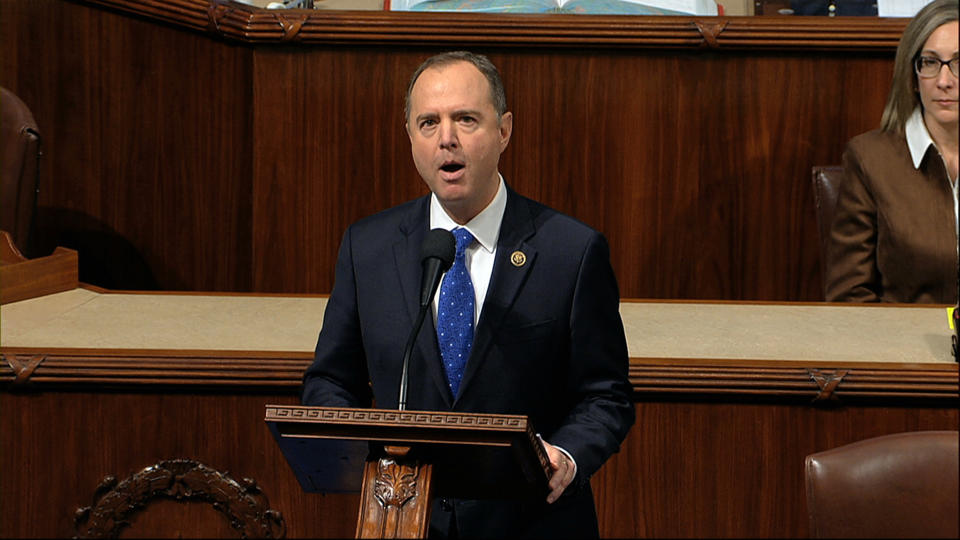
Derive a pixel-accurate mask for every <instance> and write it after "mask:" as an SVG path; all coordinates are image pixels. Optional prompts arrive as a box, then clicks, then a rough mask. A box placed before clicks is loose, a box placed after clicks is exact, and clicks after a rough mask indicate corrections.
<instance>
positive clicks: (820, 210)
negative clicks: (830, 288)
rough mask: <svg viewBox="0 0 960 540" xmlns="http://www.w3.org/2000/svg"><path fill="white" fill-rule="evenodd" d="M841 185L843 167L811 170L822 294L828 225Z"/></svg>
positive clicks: (831, 219)
mask: <svg viewBox="0 0 960 540" xmlns="http://www.w3.org/2000/svg"><path fill="white" fill-rule="evenodd" d="M842 183H843V167H841V166H839V165H819V166H816V167H814V168H813V203H814V205H815V206H816V209H817V233H818V235H819V238H820V275H821V276H823V280H824V282H823V286H824V293H826V286H827V283H826V278H827V246H828V245H829V242H830V223H831V222H832V221H833V211H834V210H835V209H836V208H837V196H838V195H839V193H840V185H841V184H842Z"/></svg>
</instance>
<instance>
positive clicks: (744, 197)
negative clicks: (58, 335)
mask: <svg viewBox="0 0 960 540" xmlns="http://www.w3.org/2000/svg"><path fill="white" fill-rule="evenodd" d="M0 10H2V11H0V14H2V15H3V16H2V17H0V19H2V21H0V25H2V27H0V28H2V30H3V32H2V33H0V35H2V36H3V37H2V39H3V43H4V47H5V50H9V51H12V55H5V56H4V60H3V62H2V63H0V69H2V71H0V84H4V85H7V86H8V87H12V89H13V90H14V91H15V92H16V93H18V95H20V96H21V97H23V98H25V100H26V101H27V103H28V104H29V105H31V107H32V108H34V109H35V116H36V117H37V119H38V122H39V123H40V125H41V129H43V130H44V134H45V141H46V144H45V152H46V157H45V160H44V163H43V166H42V186H41V189H42V192H41V199H40V203H41V212H40V216H39V217H40V221H41V228H42V229H43V231H45V233H46V235H45V236H46V242H47V246H48V248H49V249H52V248H53V247H54V245H55V244H58V243H59V244H63V245H66V246H68V247H70V245H71V244H74V246H73V247H77V246H76V244H79V243H83V242H86V244H87V245H86V247H85V248H83V249H80V250H79V251H80V261H81V262H80V264H81V273H82V274H84V269H85V268H86V269H89V268H90V267H91V265H92V266H99V269H100V270H101V271H102V272H104V273H106V274H107V275H105V276H101V277H102V278H103V279H100V280H93V279H89V275H90V272H89V271H88V272H86V274H87V275H86V276H84V275H81V280H84V279H85V278H86V280H87V281H94V283H96V284H99V285H103V286H107V287H111V288H118V287H119V288H145V287H141V286H140V285H141V284H143V283H145V282H146V283H148V284H153V281H151V278H152V279H153V280H154V281H155V285H156V286H159V287H160V288H163V289H169V290H178V289H192V290H236V291H262V292H315V293H324V292H329V290H330V288H331V287H332V280H333V277H332V273H333V269H332V266H333V261H334V260H335V257H336V250H337V247H338V245H339V241H340V237H341V234H342V232H343V230H344V229H345V227H346V226H347V225H348V224H349V223H350V222H352V221H354V220H356V219H359V218H360V217H363V216H365V215H368V214H370V213H373V212H375V211H377V210H380V209H383V208H386V207H388V206H391V205H393V204H397V203H399V202H402V201H404V200H407V199H410V198H412V197H415V196H417V195H419V194H421V193H424V189H423V186H422V183H421V182H420V180H419V179H418V178H417V176H416V173H415V170H414V168H413V166H412V160H411V158H410V155H409V146H408V142H407V140H406V137H405V135H404V133H403V128H402V119H398V118H397V116H398V115H399V114H400V113H399V111H400V110H402V98H403V94H404V91H405V88H406V83H407V77H408V76H409V73H410V71H412V69H413V68H414V67H415V66H416V65H417V64H418V63H419V62H420V61H421V60H422V59H423V58H425V57H426V56H428V55H429V54H432V53H434V52H439V51H442V50H449V49H452V48H463V47H469V48H472V49H474V50H478V51H480V52H485V53H488V54H489V55H490V56H491V57H492V58H493V60H494V61H495V62H496V63H497V64H498V65H499V66H500V67H501V69H502V71H503V73H504V78H505V80H506V84H507V90H508V99H509V100H510V103H511V108H513V109H514V112H515V113H516V115H517V122H516V127H515V133H514V139H513V141H512V143H511V146H510V148H509V149H508V150H507V152H506V154H505V155H504V158H503V161H502V165H503V171H504V174H505V176H506V177H507V180H508V181H509V182H510V183H511V185H512V186H513V187H515V188H516V189H518V190H519V191H520V192H521V193H524V194H527V195H530V196H532V197H535V198H538V199H540V200H542V201H543V202H545V203H547V204H550V205H552V206H555V207H557V208H558V209H560V210H562V211H565V212H568V213H570V214H572V215H573V216H574V217H577V218H579V219H581V220H583V221H585V222H587V223H589V224H591V225H593V226H595V227H597V228H598V229H600V230H601V231H603V232H604V233H606V234H607V236H608V238H609V239H610V242H611V250H612V253H611V255H612V259H613V264H614V269H615V271H616V272H617V275H618V277H619V280H620V286H621V295H622V296H623V297H639V298H690V299H733V300H736V299H744V300H819V299H820V298H821V296H820V294H821V292H820V291H821V288H820V276H819V269H818V267H817V265H818V257H819V252H818V249H817V243H816V242H817V239H816V229H815V218H814V211H813V202H812V196H811V194H810V191H809V170H810V167H812V166H813V165H817V164H824V163H825V162H837V161H839V156H840V152H841V151H842V148H843V145H844V143H845V142H846V140H847V139H849V137H851V136H853V135H855V134H857V133H860V132H862V131H866V130H868V129H871V128H872V127H874V126H876V124H877V123H878V121H879V117H880V112H881V110H882V105H883V100H884V98H885V95H886V91H887V88H888V86H889V82H888V81H889V76H890V72H891V69H892V57H893V47H894V46H895V44H896V41H897V38H898V37H899V32H900V31H901V30H902V26H903V22H902V21H897V20H888V19H878V20H869V21H867V20H839V21H837V20H830V21H828V20H824V19H822V18H804V17H795V18H790V17H731V18H706V19H703V18H683V17H589V16H587V17H576V16H574V17H563V16H559V17H477V16H468V15H465V14H435V15H437V16H430V17H427V16H423V15H418V14H395V13H377V12H363V13H361V12H322V11H317V12H290V13H278V12H271V11H261V10H255V9H253V8H249V7H246V6H243V5H241V4H236V3H231V2H224V1H220V0H216V1H212V0H177V2H172V3H170V2H157V1H155V0H74V1H64V0H60V1H57V0H37V1H25V0H16V1H12V2H4V3H2V5H0ZM204 17H206V19H204ZM284 17H286V18H284ZM291 17H292V18H291ZM851 19H858V18H851ZM51 28H53V29H56V31H55V32H49V31H48V30H49V29H51ZM20 43H31V46H30V47H24V46H22V45H21V44H20ZM481 43H483V44H481ZM490 43H492V44H493V45H489V44H490ZM36 66H45V67H44V69H42V70H38V69H36ZM357 186H362V189H358V188H357ZM43 231H42V232H43ZM64 240H66V241H64ZM91 244H92V245H91ZM104 246H107V247H108V248H110V249H112V251H107V250H105V249H103V248H104ZM105 251H106V252H105ZM98 261H99V265H98V264H97V263H98ZM103 261H110V263H106V262H103ZM138 263H143V265H138ZM144 265H145V266H144ZM144 274H146V277H144V278H143V279H140V280H138V279H136V278H137V277H138V276H141V275H144ZM110 279H114V280H115V281H116V282H113V283H111V282H107V281H104V280H110Z"/></svg>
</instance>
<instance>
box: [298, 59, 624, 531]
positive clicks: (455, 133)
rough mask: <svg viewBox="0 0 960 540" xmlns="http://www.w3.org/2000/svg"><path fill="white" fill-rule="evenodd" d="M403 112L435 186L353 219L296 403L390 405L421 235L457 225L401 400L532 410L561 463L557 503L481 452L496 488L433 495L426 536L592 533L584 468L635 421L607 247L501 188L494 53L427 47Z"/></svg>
mask: <svg viewBox="0 0 960 540" xmlns="http://www.w3.org/2000/svg"><path fill="white" fill-rule="evenodd" d="M406 113H407V116H406V119H407V124H406V127H407V133H408V134H409V137H410V142H411V147H412V151H413V160H414V163H415V164H416V167H417V170H418V171H419V173H420V175H421V177H422V178H423V180H424V181H425V182H426V184H427V185H428V186H429V188H430V191H431V195H429V196H425V197H422V198H420V199H417V200H414V201H411V202H408V203H405V204H402V205H400V206H397V207H395V208H391V209H389V210H386V211H383V212H380V213H378V214H376V215H373V216H370V217H368V218H365V219H363V220H360V221H359V222H357V223H354V224H353V225H351V226H350V227H349V228H348V229H347V231H346V233H345V234H344V237H343V242H342V244H341V247H340V253H339V257H338V260H337V268H336V279H335V283H334V287H333V292H332V294H331V295H330V300H329V302H328V304H327V308H326V312H325V314H324V320H323V328H322V330H321V332H320V337H319V339H318V341H317V349H316V356H315V360H314V362H313V364H312V365H311V366H310V367H309V369H308V370H307V371H306V373H305V374H304V390H303V402H304V404H307V405H325V406H347V407H366V406H370V405H371V404H375V405H376V406H377V407H379V408H396V407H397V403H398V389H399V385H400V378H401V363H402V362H401V351H402V348H403V344H404V343H405V342H406V340H407V337H408V335H409V333H410V331H411V328H412V327H413V324H414V321H415V318H416V315H417V313H418V311H419V296H420V275H421V260H420V257H421V244H422V242H423V240H424V238H425V237H426V235H427V232H428V231H429V230H430V229H434V228H444V229H447V230H452V231H453V233H454V235H455V236H456V237H457V244H458V245H457V254H456V258H455V260H454V262H453V267H452V268H451V269H450V270H449V271H448V272H447V273H446V275H445V276H444V278H443V282H442V283H441V285H440V290H439V291H438V292H437V295H436V297H435V298H434V303H433V308H434V309H433V316H432V317H427V319H426V322H425V324H424V327H423V330H422V331H421V332H420V334H419V337H418V340H417V342H416V345H415V348H414V351H413V354H412V356H411V359H410V364H409V390H408V396H409V397H408V403H407V409H409V410H442V411H459V412H484V413H502V414H524V415H528V416H529V417H530V420H531V422H532V424H533V426H534V428H535V429H537V430H538V432H539V434H540V435H541V436H542V439H543V441H544V447H545V448H546V450H547V454H548V457H549V458H550V462H551V465H552V467H553V469H554V472H553V475H552V477H551V480H550V485H549V488H550V490H551V491H550V493H549V495H548V496H547V497H546V500H543V499H542V498H536V499H531V498H530V497H524V496H520V495H518V494H514V493H505V491H506V490H505V489H503V488H501V489H499V493H497V489H496V488H497V486H498V485H500V484H499V483H500V482H501V481H506V478H508V477H509V476H510V474H513V472H514V471H512V470H510V463H511V461H510V459H509V458H510V456H509V455H504V456H502V457H503V459H495V460H490V461H488V462H485V463H482V464H481V463H478V464H476V466H475V469H474V473H475V474H474V477H475V478H474V480H475V481H476V482H477V483H480V484H483V483H486V484H488V485H490V486H492V487H493V488H494V489H493V490H491V491H492V492H493V493H495V495H494V496H492V497H485V498H482V499H473V500H464V499H459V498H456V497H442V498H440V499H438V500H437V501H435V504H434V506H433V512H432V518H431V529H430V534H431V536H437V537H494V536H508V535H509V536H510V537H514V536H517V535H520V536H532V537H557V536H565V537H585V536H586V537H589V536H594V537H595V536H597V535H598V527H597V517H596V510H595V508H594V502H593V495H592V493H591V490H590V483H589V478H590V475H591V474H593V473H594V472H596V471H597V470H598V469H599V468H600V466H601V465H602V464H603V463H604V461H606V459H607V458H608V457H610V455H611V454H613V453H614V452H616V451H617V450H618V449H619V446H620V443H621V442H622V441H623V439H624V437H625V436H626V434H627V431H628V430H629V428H630V426H631V425H632V424H633V421H634V408H633V401H632V398H631V387H630V384H629V381H628V379H627V363H628V361H627V348H626V339H625V337H624V332H623V323H622V322H621V319H620V314H619V292H618V289H617V283H616V278H615V277H614V274H613V269H612V267H611V265H610V260H609V248H608V245H607V242H606V240H605V239H604V237H603V236H602V235H601V234H600V233H598V232H597V231H595V230H593V229H591V228H589V227H588V226H586V225H584V224H582V223H580V222H578V221H576V220H574V219H572V218H570V217H568V216H565V215H563V214H560V213H558V212H556V211H554V210H551V209H549V208H547V207H545V206H543V205H541V204H539V203H536V202H534V201H532V200H530V199H527V198H525V197H522V196H520V195H518V194H517V193H516V192H514V191H513V190H511V189H510V188H508V187H507V186H506V184H505V183H504V181H503V179H502V177H501V175H500V173H499V172H498V169H497V164H498V162H499V159H500V154H501V153H502V152H503V151H504V150H505V149H506V147H507V144H508V143H509V141H510V135H511V132H512V129H513V116H512V114H511V113H510V112H507V110H506V99H505V97H504V92H503V84H502V82H501V80H500V75H499V73H498V72H497V69H496V68H495V67H494V66H493V64H491V63H490V61H489V60H488V59H487V58H486V57H484V56H481V55H475V54H472V53H467V52H454V53H445V54H442V55H438V56H435V57H432V58H430V59H428V60H427V61H426V62H424V64H423V65H421V66H420V68H419V69H418V70H417V71H416V72H415V73H414V75H413V77H412V78H411V83H410V87H409V89H408V92H407V111H406ZM464 287H466V288H464ZM454 297H455V299H454V300H450V298H454ZM437 328H439V329H440V330H439V332H438V331H437ZM503 485H505V484H503ZM440 495H441V496H443V495H444V494H443V493H440ZM454 495H455V494H454ZM514 495H517V496H514Z"/></svg>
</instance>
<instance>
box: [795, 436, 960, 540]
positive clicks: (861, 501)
mask: <svg viewBox="0 0 960 540" xmlns="http://www.w3.org/2000/svg"><path fill="white" fill-rule="evenodd" d="M957 442H958V432H956V431H913V432H907V433H896V434H893V435H885V436H882V437H874V438H871V439H866V440H862V441H859V442H855V443H852V444H848V445H845V446H840V447H838V448H834V449H832V450H826V451H824V452H818V453H815V454H811V455H809V456H807V458H806V481H807V486H806V487H807V511H808V512H809V516H810V536H811V537H812V538H957V537H958V517H957V516H958V504H960V497H958V494H957V490H958V481H957V479H958V465H957V464H958V461H960V454H958V443H957Z"/></svg>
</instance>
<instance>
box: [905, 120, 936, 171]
mask: <svg viewBox="0 0 960 540" xmlns="http://www.w3.org/2000/svg"><path fill="white" fill-rule="evenodd" d="M903 131H904V133H905V134H906V136H907V148H909V149H910V157H911V158H913V168H915V169H919V168H920V162H921V161H923V156H925V155H926V154H927V149H929V148H930V145H931V144H933V138H932V137H930V132H929V131H927V125H926V124H924V123H923V113H922V112H921V111H920V107H917V108H916V109H914V110H913V114H911V115H910V118H908V119H907V123H906V124H904V126H903ZM934 147H936V145H934Z"/></svg>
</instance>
